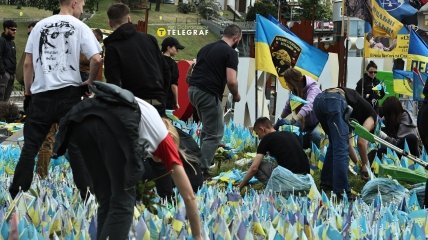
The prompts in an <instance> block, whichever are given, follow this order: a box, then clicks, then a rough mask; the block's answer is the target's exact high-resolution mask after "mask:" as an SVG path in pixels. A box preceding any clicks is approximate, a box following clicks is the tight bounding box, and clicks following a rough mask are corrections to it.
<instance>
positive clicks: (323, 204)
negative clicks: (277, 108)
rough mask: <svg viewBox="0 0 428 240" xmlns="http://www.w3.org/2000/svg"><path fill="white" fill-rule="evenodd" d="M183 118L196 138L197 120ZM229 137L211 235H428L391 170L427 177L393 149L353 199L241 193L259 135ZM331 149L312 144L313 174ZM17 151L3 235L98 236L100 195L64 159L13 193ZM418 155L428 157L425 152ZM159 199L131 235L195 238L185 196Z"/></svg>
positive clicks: (212, 203)
mask: <svg viewBox="0 0 428 240" xmlns="http://www.w3.org/2000/svg"><path fill="white" fill-rule="evenodd" d="M177 124H178V125H181V127H183V128H185V129H186V130H188V131H189V132H190V133H191V134H192V135H193V136H194V137H195V138H196V139H197V137H198V130H197V129H198V126H197V125H196V124H187V123H183V122H181V123H180V122H178V123H177ZM14 128H16V126H15V127H14ZM21 140H22V139H21ZM223 140H224V143H225V147H224V148H222V150H221V151H219V154H218V155H217V158H218V160H220V159H221V160H223V161H224V162H225V164H224V165H223V167H224V166H229V167H230V169H229V170H228V171H226V170H224V169H223V170H224V171H222V172H221V173H219V174H218V175H219V176H218V177H216V178H214V179H213V180H212V181H211V182H207V183H206V184H204V185H203V187H202V188H201V189H200V190H199V192H198V193H197V198H198V200H199V201H198V203H199V211H200V216H201V220H202V226H203V234H204V237H205V239H426V235H427V233H428V223H427V221H428V219H427V217H428V214H427V210H425V209H423V208H422V207H421V204H420V199H419V201H418V198H419V197H420V196H419V194H420V191H419V192H417V191H413V190H411V189H406V188H405V187H403V186H402V185H401V184H400V183H399V182H397V181H396V180H394V179H391V178H388V177H387V176H386V174H388V173H391V174H392V175H393V174H394V171H393V170H394V169H395V170H397V171H399V172H400V171H402V172H400V173H399V174H398V175H397V176H405V177H406V176H407V177H409V176H411V174H415V173H418V174H419V175H420V179H426V172H425V170H423V169H422V168H421V167H420V166H418V165H416V164H414V163H413V162H412V161H410V160H409V159H406V158H403V157H402V158H399V157H398V156H397V155H396V154H395V153H394V152H392V151H390V150H388V152H387V154H384V155H383V157H382V158H375V160H374V161H373V165H372V167H373V169H374V173H375V174H374V175H372V180H370V181H369V182H368V183H367V184H366V185H365V186H364V188H363V189H362V190H361V192H358V193H359V194H360V195H359V196H358V197H357V199H356V200H355V201H348V198H347V197H345V198H344V199H343V201H342V200H341V201H339V200H338V199H336V197H335V196H334V195H333V196H332V195H331V193H324V192H320V191H319V190H318V189H317V187H316V185H315V184H312V186H311V187H310V189H308V191H306V193H302V192H299V193H294V192H290V193H288V194H278V193H275V192H273V191H263V189H261V190H255V189H254V188H251V187H250V188H247V189H246V191H245V192H239V191H238V189H237V188H236V187H235V186H236V182H239V181H240V179H242V177H243V175H244V172H243V171H241V170H240V169H238V168H239V165H234V164H230V163H231V162H232V163H233V162H235V161H238V160H242V158H245V157H246V156H247V157H248V156H251V153H247V152H246V151H248V150H252V151H255V150H254V149H255V144H256V140H255V138H254V136H253V135H252V133H251V132H250V131H249V130H248V129H247V128H242V127H240V126H236V125H234V124H233V123H229V124H227V125H226V128H225V136H224V139H223ZM370 147H371V148H375V147H376V146H374V145H372V146H370ZM325 151H326V145H325V144H324V145H323V146H322V147H320V149H318V148H317V147H316V146H315V145H314V146H313V147H312V149H311V151H310V153H309V154H310V159H311V165H312V167H311V170H312V173H313V175H317V174H319V168H321V167H322V165H323V161H324V155H325ZM19 155H20V147H19V144H13V145H6V144H3V145H1V148H0V177H1V178H2V179H1V181H0V239H8V237H9V230H10V229H11V228H12V227H16V228H17V229H18V234H19V239H73V240H74V239H94V238H95V233H96V229H97V223H96V212H97V211H96V209H97V204H96V201H95V198H94V196H92V195H90V196H89V197H88V198H87V199H86V200H85V201H83V200H82V199H81V198H80V194H79V192H78V191H77V189H76V187H75V185H74V183H73V178H72V175H71V170H70V166H69V164H68V161H67V160H66V159H65V158H63V157H61V158H59V159H56V160H52V161H51V164H50V173H49V177H48V178H47V180H40V179H39V178H38V177H35V178H34V181H33V184H32V187H31V190H30V191H28V192H26V193H21V194H20V195H18V197H17V198H16V200H15V201H13V200H12V199H11V197H10V195H9V192H8V187H9V184H10V182H11V179H12V177H13V172H14V168H15V165H16V162H17V160H18V158H19ZM420 158H421V159H422V160H424V161H428V158H427V154H426V151H425V150H423V153H422V155H421V156H420ZM385 169H386V170H385ZM391 169H393V170H391ZM355 171H357V169H355ZM381 174H385V175H383V176H380V175H381ZM350 175H352V174H351V173H350ZM314 178H315V179H317V178H316V176H314ZM416 179H419V178H416ZM253 182H256V181H254V180H253ZM400 182H401V181H400ZM419 182H424V180H423V181H421V180H419ZM412 183H414V182H412ZM405 186H408V185H405ZM422 189H423V188H422ZM154 202H155V203H154V204H153V206H152V207H153V208H155V209H156V214H154V213H152V212H153V211H149V208H147V207H146V206H144V205H142V204H141V203H139V204H137V206H136V207H135V211H134V222H133V225H132V228H131V231H130V239H189V238H190V236H191V232H190V227H189V224H188V222H187V220H186V216H185V208H184V203H183V201H182V199H181V197H180V196H179V195H177V196H176V197H175V199H173V200H172V201H170V202H164V201H161V200H160V199H155V201H154Z"/></svg>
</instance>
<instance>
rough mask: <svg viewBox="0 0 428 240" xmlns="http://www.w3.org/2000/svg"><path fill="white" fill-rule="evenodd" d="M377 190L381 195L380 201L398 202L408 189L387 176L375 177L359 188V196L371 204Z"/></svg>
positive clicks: (385, 202)
mask: <svg viewBox="0 0 428 240" xmlns="http://www.w3.org/2000/svg"><path fill="white" fill-rule="evenodd" d="M378 192H379V193H380V194H381V196H382V202H383V203H384V204H388V203H396V204H398V203H400V202H401V201H402V199H403V197H405V196H406V195H408V194H409V190H407V189H406V188H405V187H403V186H401V185H400V183H398V182H397V180H394V179H389V178H376V179H373V180H370V181H368V182H367V183H366V185H364V187H363V189H362V190H361V198H362V199H363V201H364V202H365V203H367V204H371V203H372V202H373V200H374V198H375V197H376V196H377V194H378Z"/></svg>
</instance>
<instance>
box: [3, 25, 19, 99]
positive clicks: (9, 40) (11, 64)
mask: <svg viewBox="0 0 428 240" xmlns="http://www.w3.org/2000/svg"><path fill="white" fill-rule="evenodd" d="M16 27H17V25H16V23H15V22H14V21H13V20H6V21H4V22H3V33H2V34H1V37H0V101H8V100H9V97H10V94H11V93H12V90H13V82H14V81H15V72H16V48H15V42H14V41H13V40H14V39H15V35H16Z"/></svg>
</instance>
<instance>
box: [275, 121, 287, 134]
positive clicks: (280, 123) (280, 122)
mask: <svg viewBox="0 0 428 240" xmlns="http://www.w3.org/2000/svg"><path fill="white" fill-rule="evenodd" d="M284 124H287V120H286V119H284V118H278V120H277V121H276V123H275V125H273V128H274V129H275V130H277V131H278V130H279V127H281V126H282V125H284Z"/></svg>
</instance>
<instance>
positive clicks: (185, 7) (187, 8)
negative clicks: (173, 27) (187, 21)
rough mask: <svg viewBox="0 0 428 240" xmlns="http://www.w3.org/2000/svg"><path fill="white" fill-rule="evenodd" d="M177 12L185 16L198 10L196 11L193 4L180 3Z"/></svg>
mask: <svg viewBox="0 0 428 240" xmlns="http://www.w3.org/2000/svg"><path fill="white" fill-rule="evenodd" d="M177 11H178V12H181V13H184V14H187V13H190V12H195V11H196V9H195V6H194V5H193V4H190V3H182V2H180V3H178V6H177Z"/></svg>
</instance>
